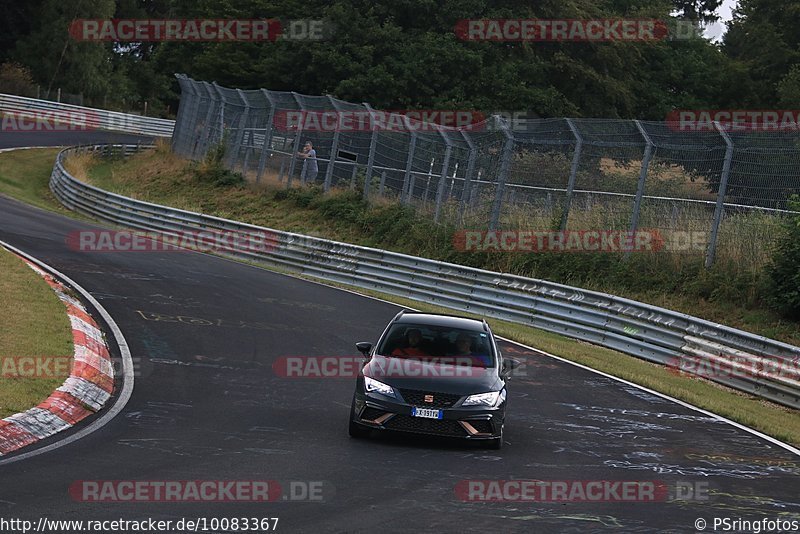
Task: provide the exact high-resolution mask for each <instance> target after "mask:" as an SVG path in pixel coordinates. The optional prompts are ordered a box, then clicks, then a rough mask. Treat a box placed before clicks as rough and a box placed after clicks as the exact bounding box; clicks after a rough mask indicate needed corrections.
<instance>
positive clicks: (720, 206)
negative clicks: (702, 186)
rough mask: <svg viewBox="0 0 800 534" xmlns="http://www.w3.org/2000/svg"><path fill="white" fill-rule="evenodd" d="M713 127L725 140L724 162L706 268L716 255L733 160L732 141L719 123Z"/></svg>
mask: <svg viewBox="0 0 800 534" xmlns="http://www.w3.org/2000/svg"><path fill="white" fill-rule="evenodd" d="M714 127H715V128H716V129H717V131H718V132H719V134H720V135H721V136H722V138H723V139H724V140H725V147H726V148H725V163H724V164H723V165H722V176H720V179H719V192H718V193H717V205H716V207H715V208H714V222H713V223H712V225H711V238H710V241H709V243H708V251H707V252H706V269H709V268H711V266H712V265H713V264H714V260H715V259H716V256H717V238H718V236H719V225H720V223H721V222H722V216H723V214H724V213H725V193H726V192H727V191H728V178H729V177H730V174H731V162H732V160H733V141H731V137H730V136H729V135H728V132H726V131H725V130H724V129H723V128H722V126H721V125H720V123H718V122H716V121H715V122H714Z"/></svg>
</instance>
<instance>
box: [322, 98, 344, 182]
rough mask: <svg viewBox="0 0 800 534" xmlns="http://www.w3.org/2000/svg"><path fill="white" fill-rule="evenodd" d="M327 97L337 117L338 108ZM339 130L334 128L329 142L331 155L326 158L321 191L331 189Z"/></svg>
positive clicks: (334, 102)
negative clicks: (326, 162) (326, 165)
mask: <svg viewBox="0 0 800 534" xmlns="http://www.w3.org/2000/svg"><path fill="white" fill-rule="evenodd" d="M327 96H328V101H329V102H330V103H331V106H333V110H334V113H336V114H337V115H338V113H339V106H337V105H336V101H335V100H334V99H333V97H332V96H331V95H327ZM339 123H340V121H338V120H337V121H336V124H339ZM339 130H341V128H336V131H335V132H333V141H332V142H331V155H330V157H329V158H328V167H327V168H326V169H325V182H324V185H323V189H324V190H325V191H326V192H327V191H330V189H331V182H333V166H334V165H335V164H336V154H337V153H338V152H339V133H340V132H339Z"/></svg>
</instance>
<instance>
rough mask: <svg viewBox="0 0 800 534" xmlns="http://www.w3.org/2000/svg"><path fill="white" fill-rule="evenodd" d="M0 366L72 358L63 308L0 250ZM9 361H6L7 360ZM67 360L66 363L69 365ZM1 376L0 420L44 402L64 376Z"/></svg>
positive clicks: (17, 261)
mask: <svg viewBox="0 0 800 534" xmlns="http://www.w3.org/2000/svg"><path fill="white" fill-rule="evenodd" d="M0 273H3V275H2V276H0V309H3V310H4V313H3V314H2V315H0V363H4V365H3V367H2V368H4V369H6V370H12V371H13V370H14V369H16V364H14V365H13V367H7V365H9V364H8V362H9V361H15V362H18V361H19V360H13V359H14V358H19V357H26V356H27V357H31V356H33V357H37V358H51V357H55V358H58V359H59V360H58V361H61V362H64V361H65V360H63V358H67V357H68V358H71V357H72V353H73V344H72V330H71V327H70V322H69V319H68V317H67V313H66V309H65V307H64V304H63V303H62V302H61V301H60V300H59V299H58V297H57V296H56V294H55V293H54V292H53V290H52V289H51V288H50V286H48V285H47V283H45V281H44V280H43V279H42V277H41V276H39V275H38V274H37V273H35V272H34V271H33V270H32V269H30V268H29V267H28V266H27V265H26V264H25V263H24V262H23V261H22V260H20V259H19V258H17V257H16V256H15V255H13V254H11V253H10V252H8V251H6V250H5V249H2V248H0ZM9 358H10V359H12V360H7V359H9ZM70 361H71V360H70ZM68 374H69V373H68V372H66V374H64V375H63V376H57V375H55V373H53V374H52V375H50V374H49V373H48V376H46V377H32V378H20V377H6V378H3V376H2V373H0V417H7V416H9V415H12V414H15V413H19V412H23V411H25V410H27V409H28V408H31V407H33V406H36V405H37V404H39V403H40V402H42V401H43V400H45V399H46V398H47V397H48V396H49V395H50V394H51V393H52V392H53V390H54V389H56V388H57V387H58V386H60V385H61V384H62V383H63V382H64V379H65V378H66V377H67V376H68Z"/></svg>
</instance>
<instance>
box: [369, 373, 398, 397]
mask: <svg viewBox="0 0 800 534" xmlns="http://www.w3.org/2000/svg"><path fill="white" fill-rule="evenodd" d="M364 387H365V388H366V389H367V393H371V392H373V391H376V392H378V393H380V394H381V395H387V396H389V397H396V395H395V394H394V389H392V386H390V385H388V384H384V383H383V382H378V381H377V380H375V379H374V378H370V377H368V376H365V377H364Z"/></svg>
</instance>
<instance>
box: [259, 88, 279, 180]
mask: <svg viewBox="0 0 800 534" xmlns="http://www.w3.org/2000/svg"><path fill="white" fill-rule="evenodd" d="M261 93H262V94H263V95H264V98H266V99H267V102H269V116H268V117H267V127H266V128H265V129H264V146H263V147H262V148H261V156H260V157H259V158H258V174H256V183H258V182H260V181H261V177H262V176H264V169H265V168H266V166H267V158H268V157H269V152H270V150H272V126H273V122H274V120H275V101H274V100H273V99H272V95H271V94H270V93H269V91H267V90H266V89H262V90H261ZM281 174H283V173H281Z"/></svg>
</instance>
